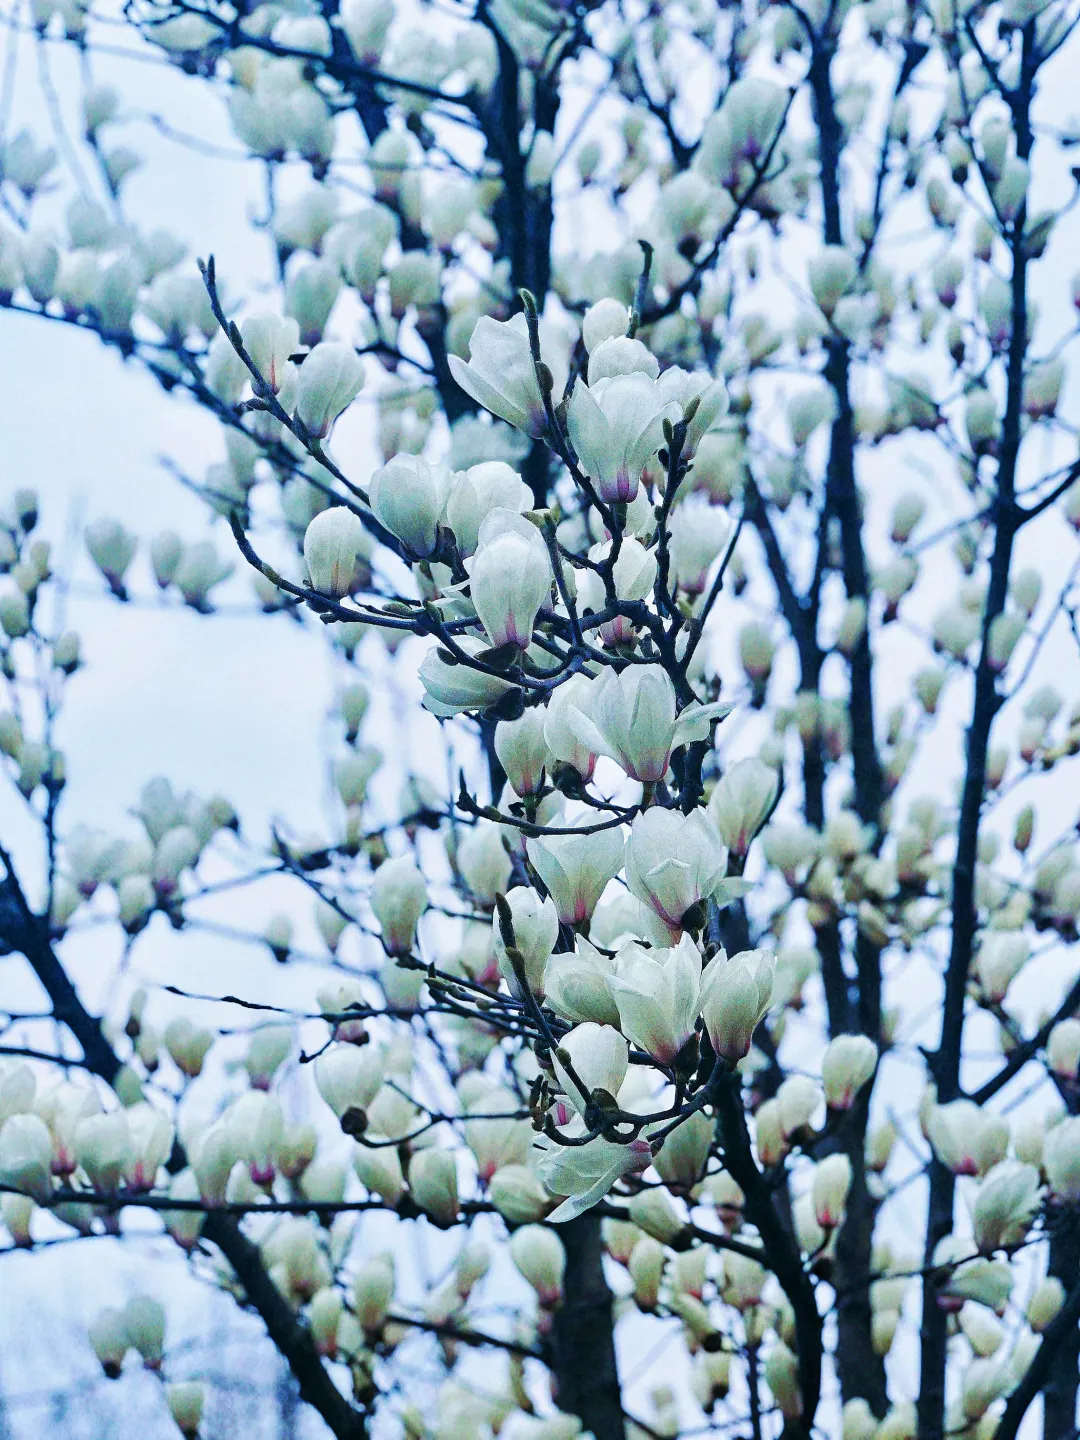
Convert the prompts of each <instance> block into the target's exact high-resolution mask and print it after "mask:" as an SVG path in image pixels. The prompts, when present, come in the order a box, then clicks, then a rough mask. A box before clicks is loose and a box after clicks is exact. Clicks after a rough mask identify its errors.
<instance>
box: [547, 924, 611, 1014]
mask: <svg viewBox="0 0 1080 1440" xmlns="http://www.w3.org/2000/svg"><path fill="white" fill-rule="evenodd" d="M614 974H615V962H614V960H613V959H612V958H611V956H609V955H605V954H604V953H603V951H601V950H597V949H596V948H595V946H593V945H590V944H589V942H588V940H584V939H581V938H580V937H579V939H578V942H577V949H576V951H574V952H572V953H570V954H561V955H552V956H551V958H550V959H549V960H548V962H547V965H546V967H545V969H544V993H545V996H546V998H547V1003H548V1005H549V1006H550V1007H551V1009H552V1010H554V1011H555V1013H556V1015H561V1016H562V1017H563V1019H564V1020H570V1021H573V1022H575V1023H577V1022H579V1021H588V1020H593V1021H596V1022H597V1023H598V1024H601V1025H618V1023H619V1007H618V1006H617V1005H616V1003H615V996H614V995H613V993H612V989H611V980H612V977H613V976H614Z"/></svg>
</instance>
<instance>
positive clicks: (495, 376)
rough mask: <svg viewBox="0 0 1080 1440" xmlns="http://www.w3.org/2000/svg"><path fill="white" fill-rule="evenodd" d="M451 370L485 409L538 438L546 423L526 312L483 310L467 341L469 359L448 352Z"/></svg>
mask: <svg viewBox="0 0 1080 1440" xmlns="http://www.w3.org/2000/svg"><path fill="white" fill-rule="evenodd" d="M449 363H450V373H451V374H452V375H453V377H454V379H455V380H456V381H457V383H458V384H459V385H460V386H461V388H462V389H463V390H464V391H465V392H466V393H467V394H469V395H471V396H472V397H473V399H474V400H478V401H479V402H480V404H481V405H483V407H484V409H485V410H490V411H491V413H492V414H493V415H498V416H499V418H500V419H502V420H506V421H507V422H508V423H509V424H511V425H514V426H516V427H517V429H519V430H524V431H525V433H526V435H531V436H532V437H533V439H536V438H537V437H539V436H540V435H542V434H543V433H544V431H545V430H546V429H547V414H546V411H545V409H544V398H543V396H542V395H541V393H540V386H539V384H538V383H537V379H536V367H535V365H534V364H533V358H532V353H531V351H530V349H529V330H528V325H527V324H526V320H525V316H524V315H514V316H513V317H512V318H511V319H509V320H493V319H492V318H491V316H490V315H482V316H481V317H480V319H479V320H478V321H477V322H476V327H475V329H474V330H473V332H472V339H471V340H470V341H469V363H468V364H466V363H465V361H464V360H461V359H460V358H459V357H458V356H457V355H451V356H450V357H449Z"/></svg>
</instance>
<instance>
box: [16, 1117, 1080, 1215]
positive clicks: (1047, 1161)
mask: <svg viewBox="0 0 1080 1440" xmlns="http://www.w3.org/2000/svg"><path fill="white" fill-rule="evenodd" d="M10 1123H11V1122H10V1121H9V1122H8V1124H10ZM5 1128H6V1127H5ZM1043 1155H1044V1158H1043V1168H1044V1169H1045V1171H1046V1178H1047V1180H1048V1181H1049V1182H1050V1189H1051V1191H1052V1192H1053V1194H1054V1195H1055V1196H1056V1197H1057V1198H1058V1199H1059V1200H1063V1201H1065V1203H1066V1204H1068V1205H1075V1204H1076V1203H1077V1201H1080V1115H1072V1116H1069V1117H1068V1118H1067V1119H1064V1120H1060V1121H1059V1122H1058V1123H1057V1124H1056V1125H1052V1126H1051V1127H1050V1129H1049V1130H1048V1131H1047V1132H1046V1141H1045V1143H1044V1147H1043Z"/></svg>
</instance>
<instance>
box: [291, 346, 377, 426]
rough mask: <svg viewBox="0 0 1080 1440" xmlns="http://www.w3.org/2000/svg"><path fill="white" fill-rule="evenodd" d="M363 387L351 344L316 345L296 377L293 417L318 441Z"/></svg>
mask: <svg viewBox="0 0 1080 1440" xmlns="http://www.w3.org/2000/svg"><path fill="white" fill-rule="evenodd" d="M363 384H364V362H363V361H362V360H361V359H360V356H359V355H357V353H356V351H355V350H354V349H353V348H352V346H351V345H337V344H330V343H324V344H321V345H316V346H315V348H314V350H312V351H311V353H310V354H309V355H308V357H307V359H306V360H305V361H304V363H303V365H301V366H300V373H299V374H298V375H297V377H296V418H297V419H298V420H299V421H300V423H301V424H302V425H303V426H304V428H305V429H306V430H307V432H308V434H309V435H314V436H315V438H316V439H318V440H322V439H324V438H325V436H326V435H328V434H329V432H330V426H331V425H332V424H333V423H334V421H335V420H336V419H337V417H338V416H339V415H340V414H341V412H342V411H343V410H344V409H345V408H346V407H347V406H349V405H351V404H352V402H353V401H354V400H355V399H356V397H357V395H359V393H360V390H361V389H362V387H363Z"/></svg>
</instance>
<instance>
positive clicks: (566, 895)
mask: <svg viewBox="0 0 1080 1440" xmlns="http://www.w3.org/2000/svg"><path fill="white" fill-rule="evenodd" d="M525 848H526V851H527V853H528V856H529V863H530V864H531V865H532V867H533V868H534V870H535V871H536V873H537V874H538V875H539V876H540V879H541V880H542V881H543V882H544V884H545V886H546V887H547V889H548V892H549V894H550V895H551V898H552V900H554V902H555V908H556V909H557V910H558V912H559V919H560V920H561V921H562V923H563V924H564V925H580V924H582V923H583V922H584V921H586V920H588V919H589V917H590V916H591V915H592V912H593V911H594V910H595V909H596V902H597V901H598V900H599V899H600V896H601V895H602V894H603V892H604V888H605V886H606V885H607V883H608V881H609V880H611V878H612V877H613V876H614V875H615V874H617V872H618V870H619V867H620V865H621V864H622V861H623V851H624V850H625V848H626V844H625V841H624V840H623V833H622V829H621V828H620V827H619V826H617V825H616V826H612V827H611V829H609V830H597V831H595V832H594V833H593V834H591V835H546V836H541V837H539V838H538V839H535V840H529V841H528V842H527V844H526V847H525Z"/></svg>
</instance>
